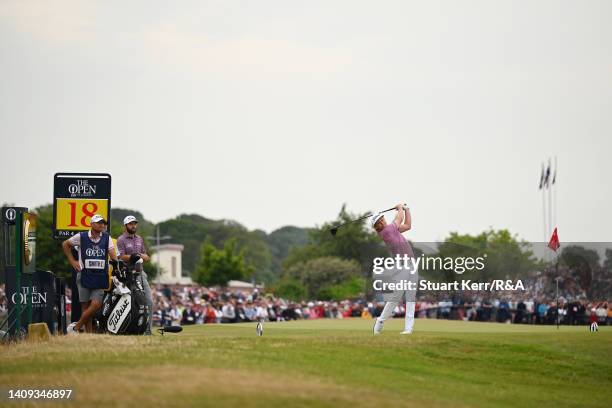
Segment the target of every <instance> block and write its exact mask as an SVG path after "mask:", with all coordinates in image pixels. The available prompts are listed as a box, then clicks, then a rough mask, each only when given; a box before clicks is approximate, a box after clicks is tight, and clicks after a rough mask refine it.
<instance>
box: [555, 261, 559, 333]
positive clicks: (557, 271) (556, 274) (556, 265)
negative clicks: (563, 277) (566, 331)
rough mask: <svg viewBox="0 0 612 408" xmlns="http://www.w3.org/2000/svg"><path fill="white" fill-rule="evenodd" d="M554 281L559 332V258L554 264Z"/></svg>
mask: <svg viewBox="0 0 612 408" xmlns="http://www.w3.org/2000/svg"><path fill="white" fill-rule="evenodd" d="M555 281H556V282H557V330H559V257H558V256H557V263H556V264H555Z"/></svg>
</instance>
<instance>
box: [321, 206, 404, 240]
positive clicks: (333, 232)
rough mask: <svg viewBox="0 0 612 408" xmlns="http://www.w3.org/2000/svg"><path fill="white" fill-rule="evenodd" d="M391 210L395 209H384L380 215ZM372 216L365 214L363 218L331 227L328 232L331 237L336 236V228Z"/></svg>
mask: <svg viewBox="0 0 612 408" xmlns="http://www.w3.org/2000/svg"><path fill="white" fill-rule="evenodd" d="M393 210H395V207H392V208H388V209H386V210H383V211H380V213H386V212H389V211H393ZM372 215H374V214H372V213H367V214H366V215H364V216H363V217H360V218H357V219H356V220H351V221H347V222H345V223H342V224H339V225H336V226H333V227H332V228H330V230H329V232H331V234H332V235H333V236H336V233H337V232H338V228H340V227H343V226H345V225H347V224H351V223H353V222H358V221H361V220H365V219H366V218H369V217H371V216H372Z"/></svg>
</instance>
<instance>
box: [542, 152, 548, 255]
mask: <svg viewBox="0 0 612 408" xmlns="http://www.w3.org/2000/svg"><path fill="white" fill-rule="evenodd" d="M545 172H546V170H545V165H544V163H542V175H541V176H540V190H541V191H542V228H543V232H544V243H546V242H547V241H548V232H547V228H546V189H545V185H544V175H545ZM546 253H547V251H546V252H545V254H546ZM545 258H546V256H545Z"/></svg>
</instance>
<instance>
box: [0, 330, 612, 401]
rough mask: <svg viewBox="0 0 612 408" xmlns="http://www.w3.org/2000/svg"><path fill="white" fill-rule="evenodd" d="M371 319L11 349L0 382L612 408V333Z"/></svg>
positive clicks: (87, 393)
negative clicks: (411, 327) (411, 328)
mask: <svg viewBox="0 0 612 408" xmlns="http://www.w3.org/2000/svg"><path fill="white" fill-rule="evenodd" d="M372 323H373V321H371V320H361V319H349V320H342V321H338V320H335V321H334V320H320V321H306V322H286V323H268V324H266V325H265V329H264V336H263V337H257V336H256V335H255V325H254V324H240V325H204V326H195V327H187V328H186V329H185V331H184V332H183V333H180V334H167V335H165V336H163V337H162V336H159V335H156V336H153V337H111V336H100V335H80V336H74V337H72V336H71V337H56V338H53V339H52V340H51V341H50V342H45V343H37V344H27V343H23V344H17V345H11V346H3V347H0V363H1V364H0V387H2V388H5V389H6V388H9V387H19V388H51V387H63V388H72V389H74V390H75V398H74V400H72V401H68V402H66V401H64V402H61V403H58V404H56V405H58V406H69V405H77V404H78V405H79V406H83V404H86V406H91V405H92V404H95V405H100V406H128V407H141V408H142V407H149V406H171V407H172V406H176V407H179V406H180V407H184V406H241V407H242V406H245V407H248V406H265V407H275V406H279V407H280V406H289V407H300V406H351V407H361V406H370V407H371V406H380V407H386V406H394V407H397V406H426V407H436V406H444V407H449V406H453V407H462V406H465V407H472V406H474V407H479V406H482V407H492V406H493V407H495V406H498V407H511V406H551V407H552V406H554V407H586V406H589V407H598V406H601V407H608V406H610V405H609V404H610V401H611V400H612V330H611V329H612V328H609V327H601V328H600V332H599V333H590V332H589V331H588V328H587V327H561V329H560V330H558V331H557V330H556V329H555V328H554V327H550V326H525V325H504V324H490V323H465V322H456V321H439V320H417V323H416V330H415V333H413V334H412V335H411V336H400V335H399V331H400V328H401V321H399V320H396V321H393V322H388V323H387V324H386V327H385V331H384V332H383V334H382V335H380V336H373V335H372V334H371V325H372ZM23 405H24V406H40V403H31V404H29V405H27V404H23ZM53 405H54V404H50V403H45V404H44V406H45V407H47V406H53ZM10 406H19V404H15V403H11V404H10Z"/></svg>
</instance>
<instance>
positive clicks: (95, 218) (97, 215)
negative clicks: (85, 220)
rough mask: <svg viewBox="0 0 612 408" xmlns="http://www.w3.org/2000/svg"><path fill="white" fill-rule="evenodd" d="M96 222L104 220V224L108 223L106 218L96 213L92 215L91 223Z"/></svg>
mask: <svg viewBox="0 0 612 408" xmlns="http://www.w3.org/2000/svg"><path fill="white" fill-rule="evenodd" d="M94 222H104V224H106V220H105V219H104V217H103V216H101V215H100V214H96V215H94V216H93V217H91V224H93V223H94Z"/></svg>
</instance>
